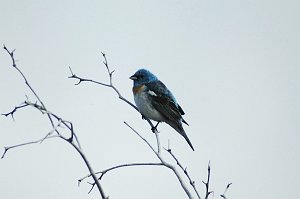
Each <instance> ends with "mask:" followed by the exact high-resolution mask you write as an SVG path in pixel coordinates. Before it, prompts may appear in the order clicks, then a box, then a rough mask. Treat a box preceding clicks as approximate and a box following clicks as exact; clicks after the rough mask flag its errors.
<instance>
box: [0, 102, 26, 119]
mask: <svg viewBox="0 0 300 199" xmlns="http://www.w3.org/2000/svg"><path fill="white" fill-rule="evenodd" d="M26 106H28V104H26V103H23V105H20V106H15V108H14V109H13V110H12V111H10V112H8V113H2V115H4V116H5V117H7V116H9V115H11V117H12V119H13V120H15V118H14V114H15V112H16V111H17V110H18V109H21V108H24V107H26Z"/></svg>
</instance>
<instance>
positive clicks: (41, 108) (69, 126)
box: [2, 45, 107, 199]
mask: <svg viewBox="0 0 300 199" xmlns="http://www.w3.org/2000/svg"><path fill="white" fill-rule="evenodd" d="M3 48H4V50H5V51H6V52H7V53H8V54H9V56H10V58H11V60H12V65H13V67H14V68H15V69H16V70H17V71H18V72H19V73H20V75H21V76H22V77H23V79H24V80H25V84H26V85H27V86H28V88H29V89H30V91H31V92H32V93H33V94H34V96H35V97H36V98H37V100H38V102H39V103H40V104H41V105H39V104H37V103H31V102H30V101H29V100H28V101H25V105H27V106H28V105H29V106H32V107H34V108H37V109H38V110H39V111H41V112H42V113H43V114H47V116H48V119H49V121H50V123H51V125H52V128H53V130H52V131H50V132H49V133H48V134H47V135H46V136H45V137H44V138H42V139H40V140H38V141H33V142H27V143H23V144H19V145H15V146H11V147H5V148H4V153H3V155H2V158H3V157H4V155H5V154H6V152H7V151H8V150H9V149H12V148H16V147H20V146H24V145H28V144H34V143H38V142H42V141H43V140H45V139H48V138H50V137H56V136H50V135H51V134H52V133H53V132H54V131H55V132H56V133H57V137H59V138H61V139H63V140H65V141H66V142H67V143H69V144H71V145H72V146H73V147H74V149H75V150H76V151H77V152H78V153H79V154H80V156H81V157H82V159H83V160H84V162H85V164H86V166H87V167H88V170H89V172H90V174H91V176H92V178H93V180H94V181H95V184H96V185H97V188H98V190H99V193H100V195H101V198H102V199H107V197H106V196H105V194H104V191H103V189H102V187H101V185H100V183H99V181H98V179H97V177H96V175H95V173H94V171H93V169H92V167H91V165H90V163H89V161H88V160H87V158H86V156H85V155H84V153H83V151H82V150H81V147H80V144H79V140H78V139H77V136H76V134H75V132H74V129H73V124H72V123H71V122H68V121H66V120H63V119H62V118H61V117H59V116H57V115H55V114H53V113H51V112H50V111H48V110H47V109H46V106H45V105H44V103H43V102H42V100H41V99H40V97H39V96H38V95H37V93H36V92H35V90H34V89H33V87H32V86H31V85H30V84H29V82H28V80H27V78H26V77H25V75H24V74H23V72H22V71H21V70H20V69H19V68H18V67H17V65H16V62H15V58H14V52H15V50H13V51H9V50H8V49H7V48H6V46H5V45H4V46H3ZM25 105H24V106H19V107H15V108H14V109H13V110H12V111H11V112H9V113H7V114H4V116H8V115H12V117H13V114H14V113H15V112H16V111H17V110H18V109H19V108H23V107H25ZM52 117H54V118H55V119H57V120H58V122H59V124H60V123H62V124H63V125H64V126H65V127H67V129H69V130H70V132H71V138H69V139H67V138H65V137H63V136H62V135H61V134H60V133H59V131H58V129H57V127H58V126H59V125H58V126H57V127H55V126H54V122H53V118H52ZM73 136H74V137H75V139H76V142H77V144H76V143H74V142H73Z"/></svg>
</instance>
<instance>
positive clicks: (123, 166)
mask: <svg viewBox="0 0 300 199" xmlns="http://www.w3.org/2000/svg"><path fill="white" fill-rule="evenodd" d="M134 166H164V165H163V164H162V163H128V164H121V165H117V166H113V167H110V168H108V169H104V170H102V171H98V172H96V173H95V174H101V175H100V177H99V178H98V180H101V179H102V178H103V176H104V175H105V174H106V173H107V172H109V171H112V170H116V169H120V168H126V167H134ZM90 176H91V174H88V175H86V176H84V177H82V178H80V179H79V180H78V186H79V185H80V183H81V182H82V181H83V180H85V179H86V178H89V177H90ZM88 183H89V184H90V185H92V187H91V189H90V191H89V193H90V192H91V191H92V189H93V188H94V186H95V183H90V182H88Z"/></svg>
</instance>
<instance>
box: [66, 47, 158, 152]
mask: <svg viewBox="0 0 300 199" xmlns="http://www.w3.org/2000/svg"><path fill="white" fill-rule="evenodd" d="M102 56H103V58H104V61H103V64H104V65H105V67H106V70H107V74H108V76H109V84H105V83H102V82H98V81H94V80H92V79H87V78H82V77H79V76H77V75H76V74H74V73H73V71H72V69H71V67H69V69H70V72H71V76H69V77H68V78H70V79H77V80H78V83H76V84H75V85H79V84H80V83H81V82H92V83H95V84H99V85H102V86H105V87H109V88H112V89H113V90H114V91H115V92H116V93H117V95H118V97H119V99H121V100H122V101H124V102H126V103H127V104H129V105H130V106H131V107H132V108H134V109H135V110H136V111H138V112H139V110H138V108H137V107H136V106H135V105H134V104H133V103H131V102H130V101H129V100H127V99H126V98H124V97H123V96H122V95H121V93H120V92H119V90H118V89H117V88H116V87H115V86H114V85H113V82H112V78H113V73H114V72H115V71H114V70H113V71H111V70H110V68H109V66H108V62H107V58H106V55H105V53H103V52H102ZM144 118H145V120H147V122H148V123H149V125H150V126H151V131H152V132H153V133H155V132H156V133H158V131H157V129H156V128H155V126H154V125H153V123H152V122H151V121H150V119H148V118H146V117H144ZM158 151H160V148H159V147H158Z"/></svg>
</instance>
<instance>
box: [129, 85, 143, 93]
mask: <svg viewBox="0 0 300 199" xmlns="http://www.w3.org/2000/svg"><path fill="white" fill-rule="evenodd" d="M144 88H145V85H140V86H135V87H133V88H132V92H133V94H134V95H135V94H137V93H140V92H142V91H143V90H144Z"/></svg>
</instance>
